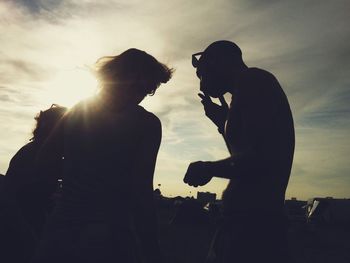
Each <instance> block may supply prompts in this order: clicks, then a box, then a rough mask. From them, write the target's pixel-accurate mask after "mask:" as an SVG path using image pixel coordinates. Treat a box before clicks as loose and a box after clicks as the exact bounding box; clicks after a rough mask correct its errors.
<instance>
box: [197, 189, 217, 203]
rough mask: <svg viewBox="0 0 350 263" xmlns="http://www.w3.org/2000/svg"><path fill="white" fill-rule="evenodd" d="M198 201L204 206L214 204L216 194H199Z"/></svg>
mask: <svg viewBox="0 0 350 263" xmlns="http://www.w3.org/2000/svg"><path fill="white" fill-rule="evenodd" d="M197 200H198V201H199V202H201V203H203V204H207V203H213V202H215V201H216V194H215V193H210V192H197Z"/></svg>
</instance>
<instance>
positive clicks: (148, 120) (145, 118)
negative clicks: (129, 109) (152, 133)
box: [138, 106, 162, 129]
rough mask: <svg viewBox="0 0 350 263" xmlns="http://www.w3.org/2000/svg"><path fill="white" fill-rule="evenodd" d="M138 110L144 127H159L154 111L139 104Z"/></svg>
mask: <svg viewBox="0 0 350 263" xmlns="http://www.w3.org/2000/svg"><path fill="white" fill-rule="evenodd" d="M138 112H139V116H140V119H141V120H142V123H143V125H144V126H145V128H146V127H148V128H153V129H161V126H162V124H161V121H160V119H159V118H158V117H157V116H156V115H155V114H154V113H152V112H149V111H147V110H146V109H144V108H143V107H141V106H138Z"/></svg>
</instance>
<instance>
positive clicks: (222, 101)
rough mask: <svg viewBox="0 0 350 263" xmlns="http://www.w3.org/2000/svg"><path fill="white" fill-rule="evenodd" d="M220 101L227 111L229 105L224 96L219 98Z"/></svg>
mask: <svg viewBox="0 0 350 263" xmlns="http://www.w3.org/2000/svg"><path fill="white" fill-rule="evenodd" d="M219 100H220V103H221V106H222V107H224V108H226V109H228V104H227V102H226V100H225V98H224V96H220V97H219Z"/></svg>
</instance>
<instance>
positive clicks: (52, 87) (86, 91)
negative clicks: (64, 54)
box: [44, 69, 98, 107]
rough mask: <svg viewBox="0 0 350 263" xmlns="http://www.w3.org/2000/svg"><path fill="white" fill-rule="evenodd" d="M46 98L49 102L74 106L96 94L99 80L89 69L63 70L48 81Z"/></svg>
mask: <svg viewBox="0 0 350 263" xmlns="http://www.w3.org/2000/svg"><path fill="white" fill-rule="evenodd" d="M47 85H48V87H47V89H46V92H45V95H44V99H45V100H47V101H48V102H49V103H57V104H60V105H62V106H66V107H72V106H73V105H75V104H76V103H78V102H79V101H81V100H83V99H86V98H88V97H91V96H93V95H95V94H96V92H97V87H98V82H97V80H96V78H95V76H94V75H93V74H92V73H91V72H89V70H87V69H73V70H66V71H61V72H59V73H57V74H56V75H55V77H54V78H53V79H52V80H51V81H50V82H49V83H47Z"/></svg>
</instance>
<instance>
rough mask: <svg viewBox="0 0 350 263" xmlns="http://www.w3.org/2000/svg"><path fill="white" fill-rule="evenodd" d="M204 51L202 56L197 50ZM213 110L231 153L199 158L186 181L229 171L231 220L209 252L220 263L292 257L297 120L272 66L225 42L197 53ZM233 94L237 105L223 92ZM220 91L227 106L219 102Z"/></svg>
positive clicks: (226, 199) (226, 198)
mask: <svg viewBox="0 0 350 263" xmlns="http://www.w3.org/2000/svg"><path fill="white" fill-rule="evenodd" d="M199 55H200V58H199V59H197V56H199ZM192 64H193V66H194V67H195V68H196V69H197V76H198V78H199V79H200V90H201V91H202V92H203V94H202V93H200V94H198V95H199V96H200V97H201V99H202V104H203V105H204V109H205V113H206V115H207V117H208V118H210V119H211V120H212V121H213V122H214V124H215V125H216V126H217V127H218V130H219V132H220V133H221V134H222V135H223V137H224V139H225V142H226V144H227V146H228V148H229V151H230V157H228V158H227V159H224V160H219V161H214V162H204V161H199V162H194V163H191V164H190V165H189V167H188V170H187V173H186V175H185V178H184V182H185V183H187V184H189V185H191V186H195V187H196V186H200V185H205V184H206V183H208V182H209V181H210V180H211V178H212V177H214V176H216V177H221V178H228V179H230V182H229V184H228V186H227V188H226V190H225V191H224V194H223V203H224V222H223V224H222V226H221V227H220V228H219V230H218V232H217V235H216V240H215V242H214V243H213V244H214V246H213V248H212V249H211V252H210V254H209V259H210V260H213V261H215V262H286V257H287V237H286V224H285V218H284V197H285V190H286V187H287V184H288V180H289V175H290V171H291V167H292V161H293V154H294V125H293V118H292V113H291V110H290V107H289V103H288V100H287V97H286V95H285V94H284V92H283V90H282V88H281V86H280V85H279V83H278V81H277V79H276V78H275V77H274V76H273V75H272V74H271V73H269V72H267V71H264V70H262V69H258V68H249V67H247V66H246V65H245V63H244V62H243V60H242V53H241V50H240V48H239V47H238V46H237V45H236V44H234V43H232V42H230V41H217V42H214V43H212V44H211V45H209V46H208V47H207V48H206V49H205V51H204V52H200V53H197V54H194V55H193V56H192ZM227 92H229V93H231V94H232V101H231V104H230V106H229V107H228V105H227V104H226V102H225V100H224V98H223V95H224V94H225V93H227ZM210 97H214V98H219V100H220V102H221V106H220V105H218V104H215V103H213V102H212V101H211V98H210Z"/></svg>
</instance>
